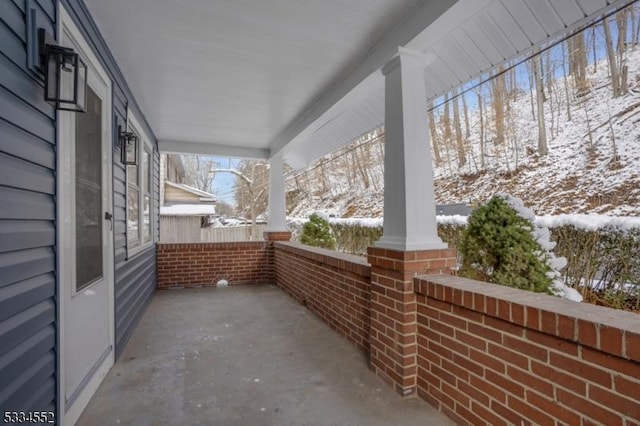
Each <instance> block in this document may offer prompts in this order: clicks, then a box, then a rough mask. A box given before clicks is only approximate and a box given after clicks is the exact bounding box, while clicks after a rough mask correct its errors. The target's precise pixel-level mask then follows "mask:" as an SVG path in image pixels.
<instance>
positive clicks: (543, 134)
mask: <svg viewBox="0 0 640 426" xmlns="http://www.w3.org/2000/svg"><path fill="white" fill-rule="evenodd" d="M532 61H533V76H534V80H535V84H536V104H537V107H538V153H539V154H540V155H547V154H548V153H549V147H548V145H547V129H546V125H545V121H544V95H543V94H542V87H543V86H544V85H543V83H542V76H541V71H540V68H541V67H540V55H539V52H537V53H536V54H535V55H534V56H533V58H532Z"/></svg>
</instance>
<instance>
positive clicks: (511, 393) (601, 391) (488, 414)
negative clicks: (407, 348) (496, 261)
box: [414, 275, 640, 426]
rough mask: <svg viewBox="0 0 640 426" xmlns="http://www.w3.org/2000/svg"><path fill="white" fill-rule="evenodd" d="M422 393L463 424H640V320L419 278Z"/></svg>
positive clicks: (474, 284)
mask: <svg viewBox="0 0 640 426" xmlns="http://www.w3.org/2000/svg"><path fill="white" fill-rule="evenodd" d="M414 285H415V291H416V294H417V312H418V318H417V319H418V339H417V340H418V394H419V395H420V396H422V397H423V398H424V399H426V400H427V401H429V402H430V403H432V404H433V405H435V406H437V407H439V408H440V409H441V410H442V411H444V412H445V413H447V414H448V415H449V416H450V417H452V418H454V419H455V420H456V421H457V422H458V423H460V424H474V425H479V424H491V425H510V424H517V425H521V424H522V425H529V424H541V425H561V424H562V425H565V424H566V425H591V424H604V425H610V426H630V425H638V424H639V423H640V315H637V314H634V313H630V312H624V311H618V310H613V309H609V308H603V307H599V306H593V305H589V304H586V303H575V302H570V301H568V300H562V299H559V298H557V297H553V296H547V295H541V294H536V293H530V292H525V291H521V290H516V289H511V288H507V287H502V286H497V285H494V284H487V283H481V282H478V281H472V280H467V279H463V278H458V277H452V276H445V275H431V276H425V277H420V278H416V279H415V281H414Z"/></svg>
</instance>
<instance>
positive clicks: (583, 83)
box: [568, 32, 589, 95]
mask: <svg viewBox="0 0 640 426" xmlns="http://www.w3.org/2000/svg"><path fill="white" fill-rule="evenodd" d="M568 44H569V70H570V72H571V76H572V77H573V81H574V83H575V86H576V91H577V93H578V94H579V95H580V94H582V93H584V92H586V91H587V90H588V89H589V88H588V85H587V49H586V47H585V42H584V33H583V32H578V33H576V34H575V35H573V36H572V37H571V38H570V39H569V40H568Z"/></svg>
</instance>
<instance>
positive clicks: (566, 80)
mask: <svg viewBox="0 0 640 426" xmlns="http://www.w3.org/2000/svg"><path fill="white" fill-rule="evenodd" d="M567 44H568V43H562V80H563V81H564V96H565V98H566V99H565V105H566V107H567V121H571V102H570V101H571V95H570V92H569V75H567V52H566V50H567ZM585 66H586V62H585Z"/></svg>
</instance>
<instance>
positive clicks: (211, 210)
mask: <svg viewBox="0 0 640 426" xmlns="http://www.w3.org/2000/svg"><path fill="white" fill-rule="evenodd" d="M215 213H216V206H214V205H213V204H176V205H173V206H162V207H160V216H209V215H212V214H215Z"/></svg>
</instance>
